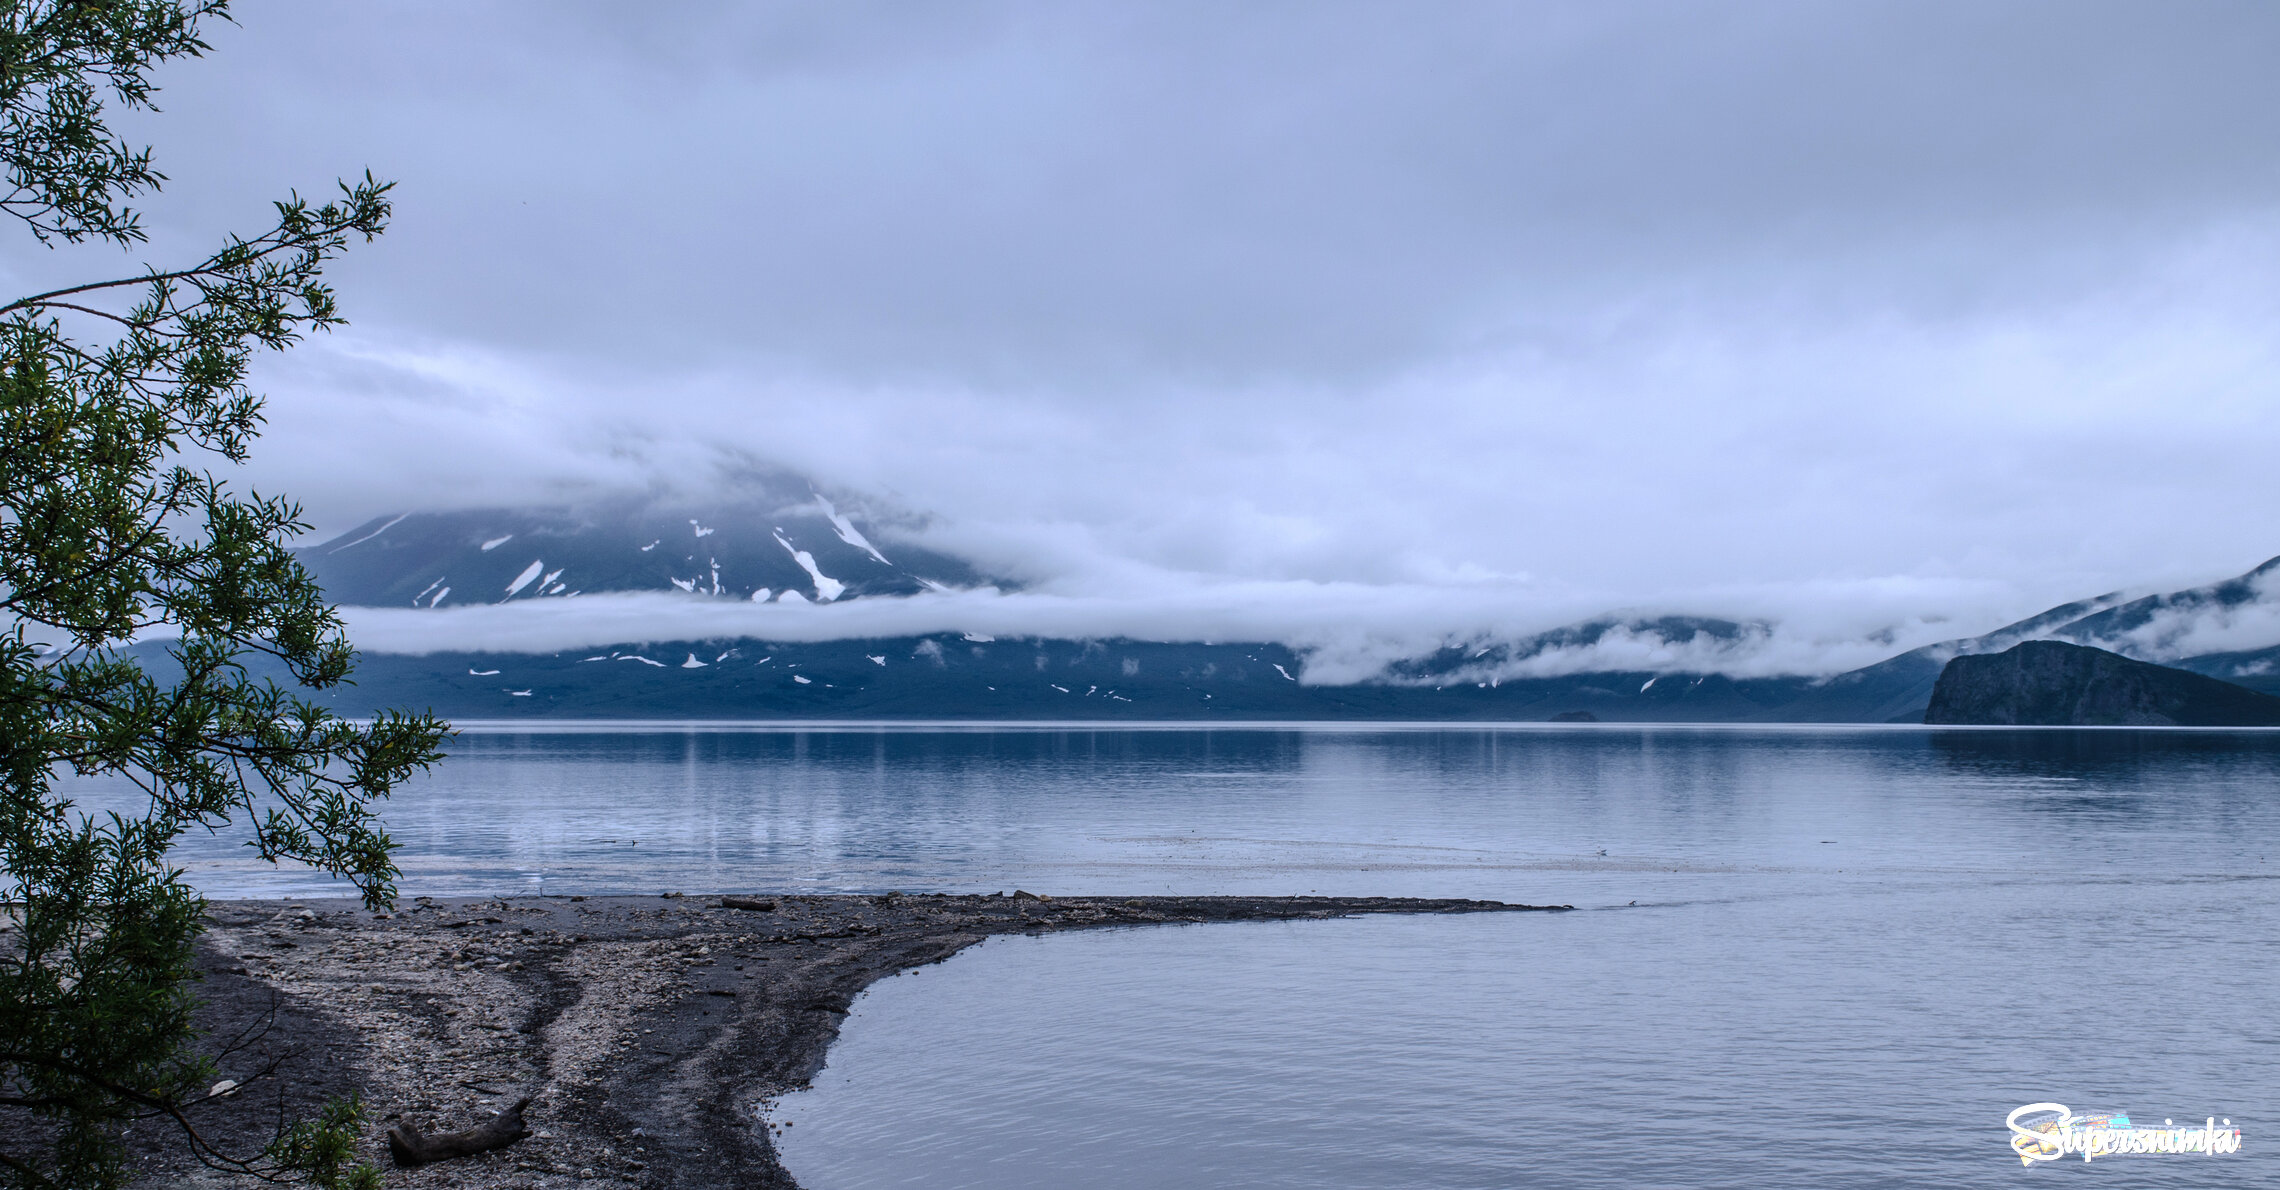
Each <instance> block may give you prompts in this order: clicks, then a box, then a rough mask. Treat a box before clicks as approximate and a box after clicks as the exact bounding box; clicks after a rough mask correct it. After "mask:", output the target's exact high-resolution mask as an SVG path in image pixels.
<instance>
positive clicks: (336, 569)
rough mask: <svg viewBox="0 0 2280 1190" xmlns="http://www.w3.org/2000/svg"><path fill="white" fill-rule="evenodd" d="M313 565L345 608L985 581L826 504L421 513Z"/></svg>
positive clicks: (827, 597)
mask: <svg viewBox="0 0 2280 1190" xmlns="http://www.w3.org/2000/svg"><path fill="white" fill-rule="evenodd" d="M300 557H301V560H302V563H303V564H304V565H306V566H307V567H308V568H309V569H310V571H311V573H313V574H314V575H315V576H316V578H317V581H318V583H319V584H320V585H322V586H323V587H324V589H325V593H326V594H327V595H328V596H330V597H331V598H332V599H333V600H334V601H335V602H338V603H346V604H356V605H363V606H371V607H423V608H432V607H454V606H465V605H467V604H470V603H504V602H508V601H510V600H515V599H546V598H569V597H574V596H577V595H581V594H594V593H598V592H603V591H668V590H680V591H685V592H690V593H700V594H706V595H715V596H724V597H729V598H737V599H755V598H757V599H762V600H767V599H777V600H783V599H791V600H806V601H809V602H818V603H827V602H831V601H833V600H837V599H852V598H859V597H864V596H891V595H911V594H916V593H917V592H919V591H923V590H926V589H928V587H930V586H973V585H976V584H978V583H979V582H980V581H981V579H980V577H979V576H978V575H976V574H975V572H974V570H973V568H972V567H970V566H967V565H966V564H965V563H963V562H960V561H958V560H957V559H954V558H949V557H945V556H943V555H940V554H935V553H931V552H928V551H924V550H918V549H910V548H904V547H900V546H898V547H896V549H895V552H894V554H893V555H889V554H887V553H885V552H884V551H883V550H881V549H880V548H879V547H878V545H876V544H875V543H874V542H873V541H872V540H871V539H870V537H869V536H868V535H867V534H865V533H864V531H863V527H862V526H860V525H858V524H857V523H856V521H855V519H854V518H853V517H850V516H848V515H847V514H845V513H842V512H840V511H839V510H838V509H837V508H836V507H834V506H833V505H832V504H831V503H830V502H829V501H828V500H826V499H824V498H823V497H821V496H814V495H810V496H808V497H806V498H805V499H802V500H799V501H797V502H781V503H766V502H754V503H751V504H747V505H743V506H739V507H732V508H713V509H705V510H695V509H689V508H678V507H673V506H670V505H634V504H622V505H615V506H605V507H600V508H587V509H568V508H565V509H548V510H531V509H487V510H477V511H470V512H450V513H411V514H406V515H399V516H391V517H381V518H376V519H374V520H372V521H370V522H367V523H366V524H363V525H360V526H358V527H357V528H355V529H352V530H350V531H349V532H347V533H344V534H341V535H340V536H339V537H336V538H334V539H332V540H331V541H327V542H324V543H322V544H319V545H315V546H312V547H309V548H306V549H303V550H301V551H300ZM890 559H891V560H890Z"/></svg>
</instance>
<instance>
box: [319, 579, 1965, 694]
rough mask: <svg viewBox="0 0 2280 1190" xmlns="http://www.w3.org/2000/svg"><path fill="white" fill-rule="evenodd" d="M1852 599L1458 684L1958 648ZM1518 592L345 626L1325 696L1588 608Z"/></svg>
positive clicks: (1853, 664) (925, 604) (453, 639)
mask: <svg viewBox="0 0 2280 1190" xmlns="http://www.w3.org/2000/svg"><path fill="white" fill-rule="evenodd" d="M1855 594H1856V598H1854V599H1853V600H1851V601H1849V602H1848V601H1839V600H1831V599H1829V598H1827V597H1826V596H1825V595H1821V594H1807V595H1805V596H1802V597H1800V598H1798V600H1797V602H1798V603H1799V604H1800V605H1801V607H1800V610H1798V611H1795V612H1792V613H1790V614H1786V615H1783V616H1780V617H1778V618H1761V617H1754V616H1747V615H1734V616H1733V617H1732V618H1734V619H1736V620H1737V621H1739V622H1741V623H1742V624H1743V630H1742V631H1741V632H1740V633H1739V634H1737V635H1730V636H1724V637H1720V636H1714V635H1711V634H1706V633H1693V632H1674V633H1670V634H1668V635H1666V634H1665V633H1663V632H1660V631H1656V630H1654V629H1652V628H1643V627H1638V626H1636V624H1637V621H1639V620H1641V619H1645V618H1649V613H1627V614H1625V615H1624V616H1622V617H1619V622H1618V625H1617V626H1615V627H1613V628H1611V629H1609V630H1607V631H1605V632H1603V633H1600V634H1599V635H1598V637H1597V639H1596V640H1592V641H1588V642H1577V643H1573V644H1566V645H1563V646H1561V647H1557V648H1547V649H1541V650H1536V651H1533V652H1529V651H1526V650H1522V652H1523V653H1524V655H1522V656H1519V657H1517V658H1513V659H1511V660H1504V659H1501V658H1500V659H1499V660H1498V661H1497V662H1496V663H1494V664H1493V665H1491V666H1487V667H1470V668H1468V669H1467V670H1466V671H1465V672H1466V677H1465V679H1464V680H1483V681H1486V680H1492V679H1497V678H1508V677H1521V676H1535V677H1541V676H1550V675H1556V674H1564V673H1578V672H1592V671H1602V670H1627V671H1649V672H1657V673H1661V672H1690V673H1705V672H1707V673H1723V674H1728V675H1731V676H1736V677H1746V676H1770V675H1776V674H1809V675H1818V674H1830V673H1839V672H1843V671H1845V670H1849V669H1856V668H1858V667H1860V666H1863V665H1868V664H1872V663H1874V662H1876V661H1879V660H1882V659H1884V658H1885V657H1889V656H1891V655H1892V654H1894V653H1896V652H1901V651H1904V650H1906V649H1910V648H1914V647H1917V646H1919V645H1924V644H1930V643H1933V642H1935V641H1938V640H1942V639H1947V638H1950V637H1953V636H1955V635H1958V633H1957V632H1956V631H1955V627H1954V625H1952V624H1949V623H1945V622H1939V621H1934V620H1928V619H1923V618H1910V617H1907V616H1905V615H1901V614H1898V613H1897V612H1896V609H1894V608H1892V607H1890V606H1889V604H1890V603H1891V602H1892V601H1893V598H1894V596H1895V595H1896V594H1897V593H1896V592H1891V591H1887V592H1882V593H1879V592H1875V591H1867V590H1862V591H1856V592H1855ZM1880 594H1881V597H1880ZM1523 595H1524V593H1521V592H1516V591H1514V590H1511V589H1508V588H1503V587H1482V588H1466V589H1452V588H1434V587H1388V586H1371V585H1365V584H1355V583H1292V582H1253V583H1217V584H1208V585H1202V586H1197V587H1193V588H1190V589H1187V590H1184V591H1158V592H1151V593H1149V594H1147V595H1146V596H1144V597H1117V596H1107V595H1098V594H1063V593H1052V592H1035V591H1024V592H1016V593H1010V594H1009V593H1003V592H999V591H996V590H993V589H983V590H972V591H956V592H939V593H929V594H925V595H918V596H912V597H908V598H894V599H859V600H850V601H847V602H843V603H836V604H827V605H782V604H753V603H749V602H731V601H726V600H715V599H707V598H701V597H692V596H684V595H675V594H648V593H642V594H616V595H598V596H585V597H582V598H578V599H555V600H543V601H537V602H524V603H514V604H506V605H499V606H491V607H469V608H447V609H443V610H438V611H422V610H415V609H408V608H372V607H347V608H342V609H341V613H342V615H343V616H344V617H345V618H346V620H347V622H348V625H349V631H350V635H351V636H352V637H353V639H354V640H355V642H356V644H357V647H358V648H360V649H363V650H365V651H367V652H375V653H409V654H424V653H436V652H508V653H551V652H561V651H567V650H575V649H590V648H596V647H600V646H605V645H619V644H634V643H643V642H653V641H665V640H717V639H728V638H741V637H750V638H757V639H764V640H781V641H801V642H814V641H827V640H851V639H867V638H880V637H906V636H924V635H935V634H952V633H956V634H972V635H975V636H988V637H994V638H1001V639H1010V638H1022V637H1029V638H1051V639H1068V640H1081V639H1101V638H1110V637H1126V638H1133V639H1141V640H1165V641H1259V642H1274V643H1279V644H1284V645H1288V646H1290V647H1291V648H1293V649H1296V650H1298V651H1300V652H1301V653H1303V654H1305V656H1306V657H1307V664H1306V668H1305V671H1304V677H1303V680H1305V681H1307V682H1310V683H1320V684H1326V685H1338V684H1345V683H1352V682H1358V681H1366V680H1370V679H1373V678H1379V677H1381V676H1383V675H1384V674H1385V671H1386V669H1387V667H1388V666H1389V665H1392V664H1394V663H1396V662H1399V661H1404V660H1409V659H1412V658H1416V657H1420V656H1424V655H1427V654H1431V653H1433V652H1434V651H1435V650H1438V649H1442V648H1446V647H1452V646H1454V647H1471V646H1474V645H1483V646H1485V645H1490V644H1496V643H1503V644H1510V643H1514V642H1522V641H1525V640H1527V639H1528V638H1530V637H1533V636H1534V635H1536V634H1538V633H1542V632H1546V631H1548V630H1551V629H1553V628H1557V627H1560V626H1562V625H1568V624H1574V623H1577V622H1578V621H1582V620H1585V619H1586V618H1587V617H1589V616H1591V615H1592V614H1594V613H1597V612H1599V611H1601V610H1602V609H1600V608H1596V607H1590V606H1587V605H1584V604H1582V603H1581V602H1579V601H1575V600H1570V599H1547V598H1544V597H1541V596H1540V595H1539V596H1536V597H1533V598H1524V597H1523ZM1708 602H1709V603H1710V604H1712V605H1713V611H1712V612H1711V613H1710V614H1713V615H1716V614H1719V612H1718V611H1717V610H1715V609H1716V605H1717V604H1719V603H1721V602H1727V601H1726V600H1720V599H1711V600H1709V601H1708ZM1832 605H1834V606H1849V607H1851V608H1854V609H1856V610H1855V613H1854V614H1853V615H1852V616H1850V617H1832V616H1830V615H1829V614H1828V613H1827V611H1826V610H1823V609H1826V608H1828V607H1830V606H1832ZM1695 610H1696V611H1698V612H1699V611H1700V610H1701V609H1700V608H1697V609H1695ZM1880 612H1881V613H1884V614H1881V615H1879V614H1878V613H1880ZM1987 626H1989V627H1991V626H1992V625H1991V624H1990V625H1987ZM1508 656H1509V654H1508ZM1475 669H1478V670H1479V672H1478V673H1477V674H1476V673H1475V672H1474V670H1475ZM1442 680H1448V679H1446V678H1444V679H1442Z"/></svg>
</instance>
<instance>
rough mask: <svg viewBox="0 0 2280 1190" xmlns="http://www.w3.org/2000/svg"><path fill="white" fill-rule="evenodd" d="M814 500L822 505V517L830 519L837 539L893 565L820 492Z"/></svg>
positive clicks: (880, 562)
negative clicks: (836, 533) (837, 536)
mask: <svg viewBox="0 0 2280 1190" xmlns="http://www.w3.org/2000/svg"><path fill="white" fill-rule="evenodd" d="M815 502H816V503H817V504H820V505H822V506H823V517H824V519H825V520H827V521H830V522H831V527H832V528H833V529H834V530H836V531H837V532H838V533H839V540H841V541H844V542H846V543H847V544H849V545H851V546H854V547H855V548H856V549H859V550H865V551H868V552H869V553H870V555H871V556H872V557H874V558H877V559H878V560H879V564H880V565H881V566H892V565H894V563H892V562H889V561H887V556H886V555H885V554H882V553H880V552H879V549H878V547H877V546H874V545H872V544H871V540H870V538H867V537H865V536H863V531H862V530H860V529H857V528H856V527H855V522H853V521H851V520H849V519H847V517H846V515H845V514H843V513H841V512H840V511H839V510H838V509H837V508H834V507H832V504H831V501H830V500H827V499H825V498H824V496H823V494H822V493H820V492H819V493H817V494H816V497H815Z"/></svg>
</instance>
